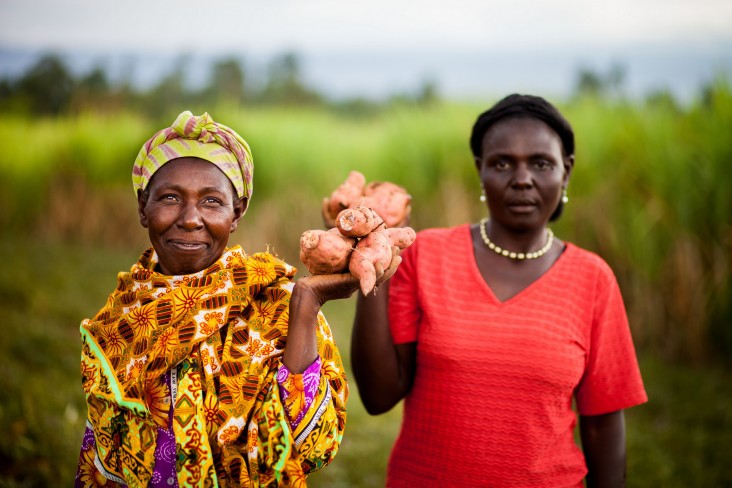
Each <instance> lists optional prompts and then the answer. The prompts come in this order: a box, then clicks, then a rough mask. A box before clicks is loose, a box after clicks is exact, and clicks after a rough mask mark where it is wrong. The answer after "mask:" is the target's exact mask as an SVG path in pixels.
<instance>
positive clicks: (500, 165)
mask: <svg viewBox="0 0 732 488" xmlns="http://www.w3.org/2000/svg"><path fill="white" fill-rule="evenodd" d="M509 166H510V164H509V163H508V161H506V160H505V159H497V160H496V161H495V162H494V163H493V167H494V168H496V169H497V170H499V171H503V170H506V169H508V168H509Z"/></svg>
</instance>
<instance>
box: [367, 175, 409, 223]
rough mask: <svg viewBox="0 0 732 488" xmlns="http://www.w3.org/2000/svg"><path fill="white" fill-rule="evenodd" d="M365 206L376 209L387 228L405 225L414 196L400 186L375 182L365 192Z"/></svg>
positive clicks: (385, 182) (386, 182)
mask: <svg viewBox="0 0 732 488" xmlns="http://www.w3.org/2000/svg"><path fill="white" fill-rule="evenodd" d="M363 195H364V197H363V205H366V206H367V207H370V208H372V209H374V211H375V212H376V213H377V214H379V216H380V217H381V218H382V219H384V222H386V225H387V227H396V226H398V225H400V224H401V225H404V224H405V223H406V221H407V218H408V217H409V213H410V211H411V209H412V196H411V195H410V194H409V193H407V190H405V189H404V188H402V187H401V186H399V185H395V184H394V183H391V182H388V181H374V182H371V183H369V184H368V185H366V187H365V188H364V191H363Z"/></svg>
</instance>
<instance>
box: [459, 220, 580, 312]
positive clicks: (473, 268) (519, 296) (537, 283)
mask: <svg viewBox="0 0 732 488" xmlns="http://www.w3.org/2000/svg"><path fill="white" fill-rule="evenodd" d="M463 239H464V240H463V244H464V245H465V246H466V247H467V252H468V253H469V255H470V261H469V267H470V273H471V274H472V275H473V279H475V281H476V283H477V284H478V286H479V289H482V290H483V293H485V295H487V296H488V298H489V300H490V302H491V303H493V304H494V305H495V306H497V307H505V306H508V305H511V304H513V303H515V302H518V301H521V300H523V299H524V297H525V296H528V295H530V294H532V293H533V291H534V290H535V289H536V288H539V287H541V286H543V284H544V282H546V281H549V280H551V279H552V276H553V275H554V274H556V273H557V268H560V267H562V266H564V263H565V261H567V260H568V259H569V257H568V256H569V255H570V254H574V245H573V244H572V243H569V242H566V241H565V242H564V245H565V249H564V251H562V253H561V254H560V255H559V257H558V258H557V259H556V261H554V262H553V263H552V265H551V266H550V267H549V269H547V270H546V271H545V272H544V273H543V274H542V275H541V276H539V277H538V278H537V279H535V280H534V281H532V282H531V283H529V285H528V286H526V287H525V288H524V289H523V290H521V291H519V292H518V293H516V294H515V295H513V296H512V297H510V298H507V299H506V300H503V301H501V300H499V299H498V297H497V296H496V294H495V292H494V291H493V289H492V288H491V287H490V286H489V285H488V283H487V282H486V281H485V279H483V275H482V274H480V268H479V267H478V261H477V259H476V257H475V249H474V248H473V237H472V233H471V228H470V224H466V225H465V233H464V234H463Z"/></svg>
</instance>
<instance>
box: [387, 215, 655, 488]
mask: <svg viewBox="0 0 732 488" xmlns="http://www.w3.org/2000/svg"><path fill="white" fill-rule="evenodd" d="M402 258H403V261H402V264H401V265H400V267H399V269H398V271H397V272H396V274H395V275H394V276H393V277H392V279H391V284H390V291H389V321H390V326H391V332H392V337H393V340H394V343H395V344H402V343H407V342H415V341H416V342H417V368H416V376H415V380H414V385H413V387H412V390H411V391H410V393H409V395H408V396H407V397H406V399H405V402H404V416H403V421H402V428H401V432H400V434H399V437H398V439H397V442H396V444H395V446H394V449H393V451H392V454H391V459H390V461H389V469H388V476H387V485H388V486H391V487H399V486H405V487H406V486H408V487H410V488H413V487H414V486H491V487H493V486H495V487H499V486H512V487H523V486H525V487H562V486H581V485H582V480H583V479H584V477H585V474H586V472H587V469H586V467H585V462H584V457H583V455H582V452H581V451H580V449H579V448H578V447H577V445H576V444H575V442H574V436H573V430H574V427H575V424H576V422H577V416H576V414H575V412H574V411H573V410H572V400H573V399H575V401H576V407H577V410H578V411H579V413H580V414H582V415H598V414H603V413H609V412H614V411H617V410H620V409H623V408H627V407H631V406H633V405H637V404H639V403H643V402H645V401H647V396H646V393H645V390H644V387H643V382H642V379H641V376H640V371H639V369H638V363H637V359H636V356H635V349H634V347H633V342H632V339H631V336H630V330H629V328H628V320H627V316H626V313H625V307H624V305H623V300H622V296H621V294H620V290H619V288H618V285H617V282H616V280H615V277H614V275H613V273H612V271H611V270H610V268H609V267H608V265H607V264H606V263H605V262H604V261H603V260H602V259H601V258H600V257H599V256H597V255H595V254H593V253H590V252H588V251H585V250H582V249H580V248H578V247H576V246H574V245H572V244H567V247H566V249H565V251H564V252H563V253H562V255H561V256H560V257H559V259H558V260H557V261H556V262H555V263H554V264H553V265H552V267H551V268H550V269H549V270H548V271H547V272H546V273H545V274H544V275H542V276H541V277H540V278H539V279H538V280H536V281H535V282H534V283H532V284H531V285H529V286H528V287H527V288H526V289H524V290H523V291H521V292H520V293H519V294H517V295H516V296H514V297H512V298H510V299H509V300H506V301H504V302H500V301H498V299H497V298H496V297H495V295H494V294H493V292H492V291H491V289H490V288H489V287H488V285H487V284H486V283H485V281H484V280H483V277H482V276H481V274H480V271H479V270H478V267H477V264H476V262H475V256H474V252H473V244H472V239H471V235H470V227H469V225H467V224H466V225H461V226H459V227H454V228H450V229H429V230H425V231H422V232H420V233H419V234H418V237H417V240H416V242H415V243H414V244H413V245H412V246H411V247H410V248H408V249H407V250H406V251H404V253H403V254H402Z"/></svg>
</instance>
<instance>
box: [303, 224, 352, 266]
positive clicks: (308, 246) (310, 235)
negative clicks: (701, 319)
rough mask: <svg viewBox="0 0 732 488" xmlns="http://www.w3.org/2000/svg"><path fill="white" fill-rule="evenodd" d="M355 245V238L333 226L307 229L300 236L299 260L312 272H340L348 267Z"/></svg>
mask: <svg viewBox="0 0 732 488" xmlns="http://www.w3.org/2000/svg"><path fill="white" fill-rule="evenodd" d="M355 245H356V239H354V238H350V237H346V236H344V235H342V234H341V233H340V232H338V229H335V228H334V229H330V230H328V231H324V230H318V229H316V230H307V231H305V232H303V234H302V236H300V261H302V263H303V264H304V265H305V267H306V268H307V269H308V271H310V272H311V273H312V274H332V273H341V272H343V271H345V269H346V268H347V267H348V258H349V257H350V255H351V252H353V248H354V246H355Z"/></svg>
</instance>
